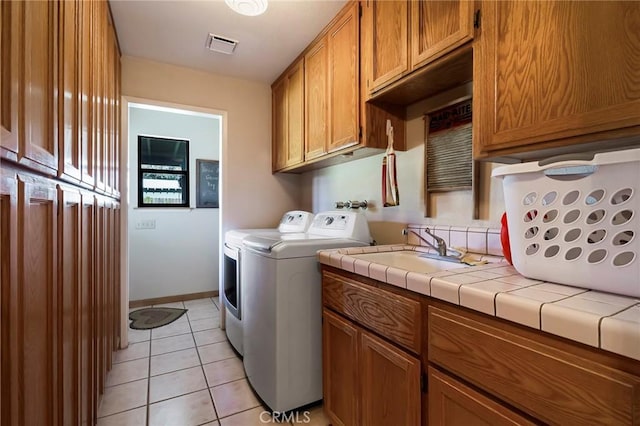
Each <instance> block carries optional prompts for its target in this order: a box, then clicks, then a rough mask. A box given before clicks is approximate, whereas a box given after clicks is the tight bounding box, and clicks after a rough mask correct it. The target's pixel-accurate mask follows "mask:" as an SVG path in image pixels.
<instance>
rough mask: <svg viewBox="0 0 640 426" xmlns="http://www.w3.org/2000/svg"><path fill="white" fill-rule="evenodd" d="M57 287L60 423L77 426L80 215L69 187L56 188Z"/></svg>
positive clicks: (77, 199)
mask: <svg viewBox="0 0 640 426" xmlns="http://www.w3.org/2000/svg"><path fill="white" fill-rule="evenodd" d="M58 203H59V204H58V207H59V210H60V215H59V216H58V220H59V222H58V231H59V232H58V234H59V238H58V244H59V253H60V255H59V265H60V267H59V269H58V276H59V286H58V306H59V309H58V321H59V322H60V328H59V329H60V346H59V349H58V356H59V360H58V368H57V370H58V373H59V374H60V382H61V389H62V395H63V397H62V398H60V399H59V403H60V416H61V418H62V422H61V423H62V424H74V425H77V424H80V412H79V409H80V404H79V403H78V402H79V400H80V376H81V375H82V374H85V371H83V370H81V369H80V355H81V354H80V341H79V337H80V333H79V331H80V330H79V328H80V310H79V308H80V280H81V275H82V269H81V266H82V265H81V258H82V252H81V244H80V235H81V231H82V228H81V223H82V222H81V213H82V211H81V210H82V204H81V198H80V193H79V192H78V191H77V190H74V189H70V188H59V189H58Z"/></svg>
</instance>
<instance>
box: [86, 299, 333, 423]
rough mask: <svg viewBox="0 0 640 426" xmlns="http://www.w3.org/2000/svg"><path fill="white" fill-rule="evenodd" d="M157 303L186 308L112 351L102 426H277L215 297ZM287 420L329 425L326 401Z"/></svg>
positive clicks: (131, 336)
mask: <svg viewBox="0 0 640 426" xmlns="http://www.w3.org/2000/svg"><path fill="white" fill-rule="evenodd" d="M158 306H168V307H176V308H183V307H184V308H187V309H188V311H187V313H186V315H183V316H182V317H181V318H180V319H178V320H176V321H174V322H173V323H171V324H169V325H166V326H164V327H160V328H156V329H153V330H150V331H141V330H129V347H128V348H126V349H123V350H121V351H118V352H117V353H116V354H115V356H114V364H113V367H112V369H111V371H110V372H109V374H108V375H107V380H106V385H107V386H106V388H105V392H104V395H103V397H102V401H101V403H100V407H99V409H98V426H156V425H164V426H199V425H217V426H253V425H263V424H273V423H275V420H274V419H271V418H270V417H269V414H268V413H265V411H267V409H266V408H265V407H264V406H263V405H262V404H261V402H260V400H259V399H258V397H257V396H256V395H255V394H254V392H253V391H252V390H251V387H250V385H249V383H248V382H247V378H246V375H245V372H244V367H243V365H242V360H241V359H240V358H239V357H238V356H237V355H236V353H235V351H234V350H233V349H232V347H231V345H230V344H229V342H228V341H227V336H226V335H225V333H224V331H223V330H221V329H220V311H219V300H218V298H217V297H216V298H206V299H198V300H189V301H185V302H177V303H169V304H165V305H158ZM136 309H139V308H136ZM287 420H288V422H287V423H285V424H290V425H293V424H304V425H311V426H325V425H328V424H329V419H328V417H326V416H325V414H324V411H323V410H322V406H316V407H312V408H311V409H308V411H300V412H298V413H290V414H289V417H288V418H287Z"/></svg>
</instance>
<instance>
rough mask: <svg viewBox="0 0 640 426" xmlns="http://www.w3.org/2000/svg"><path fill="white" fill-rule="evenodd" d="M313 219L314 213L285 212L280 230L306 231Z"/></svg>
mask: <svg viewBox="0 0 640 426" xmlns="http://www.w3.org/2000/svg"><path fill="white" fill-rule="evenodd" d="M312 220H313V213H309V212H304V211H298V210H294V211H290V212H287V213H285V214H284V215H283V216H282V219H281V220H280V225H279V226H278V231H280V232H283V233H284V232H306V231H307V229H309V225H310V224H311V221H312Z"/></svg>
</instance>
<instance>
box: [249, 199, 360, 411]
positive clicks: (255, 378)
mask: <svg viewBox="0 0 640 426" xmlns="http://www.w3.org/2000/svg"><path fill="white" fill-rule="evenodd" d="M370 241H371V236H370V234H369V226H368V224H367V220H366V218H365V216H364V215H363V214H362V213H357V212H352V211H330V212H324V213H319V214H317V215H316V216H315V218H314V221H313V223H312V224H311V226H310V227H309V230H308V231H307V234H306V236H305V237H304V238H300V236H299V235H296V236H295V237H292V236H286V235H285V236H282V237H279V238H278V237H276V238H274V237H264V236H248V237H246V238H245V239H244V243H243V244H244V249H243V251H242V253H243V256H244V257H243V262H242V274H243V279H244V284H243V289H244V291H245V296H246V297H245V298H244V300H245V315H244V319H243V321H244V340H243V346H244V359H243V362H244V367H245V371H246V373H247V378H248V380H249V382H250V383H251V386H252V387H253V388H254V390H255V391H256V392H257V394H258V395H259V396H260V398H262V400H263V401H264V402H265V403H266V404H267V405H268V406H269V408H271V410H273V411H279V412H283V411H289V410H292V409H295V408H299V407H302V406H304V405H307V404H310V403H313V402H315V401H318V400H320V399H322V307H321V304H322V302H321V275H320V265H319V263H318V259H317V252H318V250H323V249H331V248H342V247H354V246H366V245H369V244H370Z"/></svg>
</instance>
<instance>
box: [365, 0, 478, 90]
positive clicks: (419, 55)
mask: <svg viewBox="0 0 640 426" xmlns="http://www.w3.org/2000/svg"><path fill="white" fill-rule="evenodd" d="M364 3H365V5H364V7H365V8H367V9H368V10H367V13H366V14H367V15H368V16H367V19H366V20H365V21H363V22H364V25H367V27H368V28H367V31H368V33H369V34H370V37H368V38H367V40H366V46H364V48H365V49H368V50H369V52H370V53H369V54H368V58H367V59H368V60H369V61H370V64H368V67H367V69H368V74H369V75H368V76H367V88H368V93H369V94H371V93H373V92H376V91H379V90H380V89H382V88H384V87H386V86H389V85H390V84H391V83H394V82H396V81H397V80H400V79H401V78H403V77H405V76H407V75H409V74H411V73H413V72H414V71H416V70H418V69H419V68H421V67H423V66H424V65H427V64H429V63H431V62H433V61H434V60H436V59H438V58H441V57H443V56H445V55H446V54H448V53H450V52H452V51H454V50H455V49H457V48H458V47H460V46H462V45H463V44H465V43H468V42H469V41H471V40H472V39H473V37H474V28H473V17H474V12H475V11H474V2H471V1H464V0H453V1H449V0H446V1H424V0H407V1H371V2H364Z"/></svg>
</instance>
